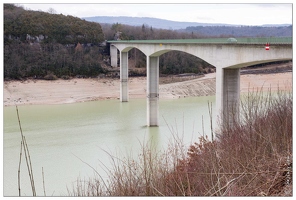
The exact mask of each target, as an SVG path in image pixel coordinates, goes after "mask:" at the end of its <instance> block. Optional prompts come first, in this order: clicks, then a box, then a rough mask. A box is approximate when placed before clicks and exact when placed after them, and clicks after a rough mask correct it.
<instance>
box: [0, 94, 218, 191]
mask: <svg viewBox="0 0 296 200" xmlns="http://www.w3.org/2000/svg"><path fill="white" fill-rule="evenodd" d="M208 102H212V104H213V112H214V113H213V116H215V115H216V114H215V97H214V96H208V97H192V98H183V99H175V100H160V103H159V109H160V110H159V115H160V116H159V123H160V126H159V127H153V128H149V127H147V126H146V99H137V100H133V99H132V100H130V101H129V102H127V103H121V102H119V101H118V100H106V101H95V102H85V103H75V104H64V105H34V106H19V107H18V108H19V114H20V118H21V125H22V130H23V133H24V135H25V137H26V140H27V143H28V147H29V151H30V155H31V160H32V166H33V173H34V174H33V175H34V180H35V187H36V192H37V195H39V196H43V195H44V194H43V181H42V168H43V170H44V182H45V191H46V195H47V196H63V195H68V192H67V188H69V189H70V190H71V189H72V186H73V185H75V184H76V182H75V181H76V180H77V178H78V177H80V178H82V179H86V180H87V179H88V177H93V176H94V171H93V169H92V168H91V167H89V166H88V165H90V166H92V167H94V168H95V169H96V170H97V171H98V172H99V173H101V175H102V176H103V178H106V175H105V174H104V172H103V170H102V168H101V167H100V166H102V163H103V164H104V165H106V166H109V165H110V157H109V156H108V155H107V153H106V152H105V151H107V152H109V153H110V154H112V155H117V156H122V157H124V156H126V155H128V154H132V155H135V156H136V155H138V154H140V150H141V145H143V144H146V143H152V144H153V145H154V146H155V147H156V148H157V149H158V150H161V149H165V148H166V147H167V145H168V144H169V143H170V141H172V140H173V138H174V137H176V136H177V137H178V138H181V139H182V140H183V142H184V144H185V145H190V144H191V143H192V142H194V141H198V137H199V136H200V135H202V134H203V129H202V116H203V121H204V130H206V132H205V134H210V119H209V113H208ZM3 130H4V135H3V162H4V164H3V171H4V173H3V178H4V181H3V189H4V192H3V194H4V196H18V184H17V183H18V178H17V172H18V165H19V154H20V141H21V136H20V130H19V126H18V121H17V115H16V109H15V107H4V108H3ZM85 163H87V164H85ZM21 192H22V195H23V196H25V195H28V196H30V195H32V191H31V189H30V184H29V178H28V172H27V168H26V165H25V159H22V168H21Z"/></svg>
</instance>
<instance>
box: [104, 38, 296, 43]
mask: <svg viewBox="0 0 296 200" xmlns="http://www.w3.org/2000/svg"><path fill="white" fill-rule="evenodd" d="M229 39H234V40H229ZM235 40H236V41H235ZM107 42H108V43H137V44H143V43H146V44H198V43H200V44H266V43H269V44H292V43H293V38H292V37H261V38H203V39H172V40H111V41H107Z"/></svg>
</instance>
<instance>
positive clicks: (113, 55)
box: [110, 45, 117, 67]
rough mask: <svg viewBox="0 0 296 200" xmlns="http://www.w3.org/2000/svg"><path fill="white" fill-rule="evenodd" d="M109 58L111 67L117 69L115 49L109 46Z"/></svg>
mask: <svg viewBox="0 0 296 200" xmlns="http://www.w3.org/2000/svg"><path fill="white" fill-rule="evenodd" d="M110 57H111V66H112V67H117V48H116V47H115V46H113V45H110Z"/></svg>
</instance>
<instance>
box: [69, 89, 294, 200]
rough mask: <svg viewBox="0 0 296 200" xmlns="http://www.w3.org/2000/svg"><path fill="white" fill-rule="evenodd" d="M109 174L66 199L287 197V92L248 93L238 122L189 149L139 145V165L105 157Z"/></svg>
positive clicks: (76, 188)
mask: <svg viewBox="0 0 296 200" xmlns="http://www.w3.org/2000/svg"><path fill="white" fill-rule="evenodd" d="M110 158H111V160H112V161H113V169H108V168H105V170H106V171H107V173H108V174H109V178H108V181H104V180H103V179H102V178H101V177H100V174H98V173H97V177H95V178H92V179H90V180H79V179H78V180H77V185H76V186H74V187H73V188H72V189H69V191H68V192H69V195H70V196H292V163H293V162H292V93H291V92H280V91H278V92H277V94H272V93H271V92H269V93H268V94H266V93H262V92H257V93H248V94H247V95H246V96H245V98H242V102H241V117H240V122H236V123H235V124H234V125H233V126H231V127H228V128H225V126H224V128H223V129H221V130H219V131H216V139H214V140H213V141H210V140H209V139H208V138H207V137H203V138H200V141H199V142H197V143H194V144H193V145H191V146H190V147H189V149H188V150H186V149H184V146H183V144H182V142H180V141H177V140H176V141H175V143H174V144H172V145H171V147H170V148H168V150H166V151H165V152H155V151H154V150H153V148H151V147H149V146H143V148H142V152H141V154H140V155H139V158H138V160H134V159H132V158H124V159H120V158H117V157H114V156H112V155H110Z"/></svg>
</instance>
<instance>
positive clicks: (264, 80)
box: [3, 72, 292, 106]
mask: <svg viewBox="0 0 296 200" xmlns="http://www.w3.org/2000/svg"><path fill="white" fill-rule="evenodd" d="M215 76H216V74H215V73H212V74H207V75H206V76H205V77H202V78H196V79H192V80H188V81H183V82H175V83H169V84H161V85H160V86H159V93H160V94H159V96H160V98H161V99H166V98H184V97H189V96H208V95H215V89H216V83H215ZM166 79H170V77H166ZM3 87H4V88H3V93H4V97H3V98H4V99H3V103H4V106H11V105H14V104H15V103H17V105H24V104H29V105H31V104H65V103H74V102H84V101H97V100H104V99H119V95H120V81H119V79H111V78H110V79H108V78H103V79H71V80H56V81H45V80H26V81H5V82H4V84H3ZM261 87H263V89H264V90H267V89H268V88H271V89H272V90H277V89H278V87H279V88H280V89H284V90H291V89H292V72H286V73H276V74H247V75H241V92H247V91H248V89H250V88H251V89H255V90H256V89H257V88H261ZM145 97H146V77H131V78H129V98H130V99H133V98H145Z"/></svg>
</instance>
